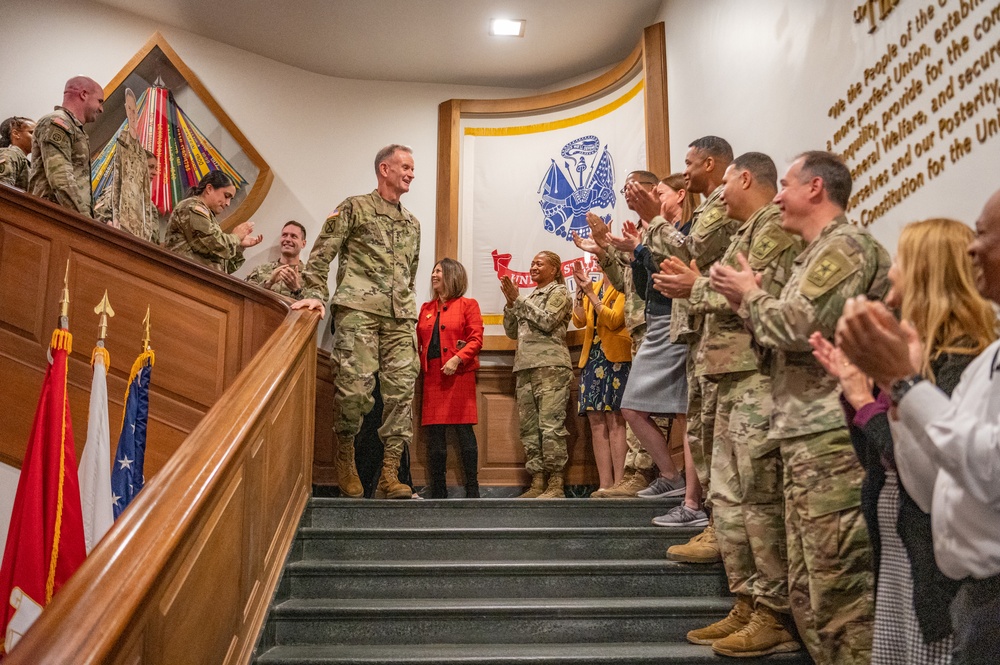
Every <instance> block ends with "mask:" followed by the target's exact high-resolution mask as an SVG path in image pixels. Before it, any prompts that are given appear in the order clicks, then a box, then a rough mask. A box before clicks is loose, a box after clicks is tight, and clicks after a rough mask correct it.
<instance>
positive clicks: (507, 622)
mask: <svg viewBox="0 0 1000 665" xmlns="http://www.w3.org/2000/svg"><path fill="white" fill-rule="evenodd" d="M732 606H733V601H732V600H731V599H729V598H718V597H716V598H627V599H622V598H544V599H540V598H527V599H517V598H514V599H506V598H500V599H486V600H483V599H361V600H354V599H347V600H330V599H300V598H293V599H291V600H286V601H284V602H282V603H280V604H278V605H276V606H275V607H274V608H273V610H272V613H271V619H272V621H273V626H274V644H275V645H288V644H358V645H360V644H383V645H385V644H409V643H411V642H413V641H416V640H419V641H420V642H424V643H442V644H456V643H462V644H466V643H487V644H489V643H496V642H498V641H500V642H506V643H511V644H531V643H549V644H552V643H566V642H609V641H614V640H618V641H623V642H666V641H682V640H684V636H685V635H686V634H687V632H688V631H690V630H693V629H695V628H700V627H703V626H705V625H707V624H709V623H711V622H713V621H716V620H718V619H720V618H722V617H724V616H725V615H726V614H727V613H728V612H729V610H730V609H732Z"/></svg>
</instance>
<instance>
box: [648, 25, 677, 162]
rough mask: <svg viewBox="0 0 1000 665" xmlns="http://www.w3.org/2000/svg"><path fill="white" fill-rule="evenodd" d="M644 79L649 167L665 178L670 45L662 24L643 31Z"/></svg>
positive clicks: (667, 139) (667, 159)
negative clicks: (668, 45) (668, 56)
mask: <svg viewBox="0 0 1000 665" xmlns="http://www.w3.org/2000/svg"><path fill="white" fill-rule="evenodd" d="M642 76H643V82H644V86H643V98H644V100H645V111H646V168H647V170H649V171H652V172H653V173H655V174H657V175H659V176H660V177H661V178H663V177H666V176H667V175H668V174H669V173H670V125H669V124H668V122H667V109H668V108H669V107H668V106H667V42H666V27H665V26H664V24H663V23H657V24H655V25H651V26H649V27H647V28H646V29H645V30H643V31H642Z"/></svg>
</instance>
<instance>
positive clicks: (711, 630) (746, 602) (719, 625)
mask: <svg viewBox="0 0 1000 665" xmlns="http://www.w3.org/2000/svg"><path fill="white" fill-rule="evenodd" d="M752 615H753V599H752V598H751V597H750V596H736V604H735V605H733V609H732V610H730V612H729V615H728V616H727V617H726V618H725V619H722V620H720V621H716V622H715V623H713V624H711V625H708V626H705V627H704V628H696V629H695V630H692V631H690V632H688V634H687V641H688V642H690V643H691V644H714V643H715V642H717V641H718V640H721V639H722V638H724V637H729V636H730V635H732V634H733V633H735V632H737V631H739V630H741V629H742V628H744V627H745V626H746V625H747V624H748V623H750V617H751V616H752Z"/></svg>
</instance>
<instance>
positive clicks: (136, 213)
mask: <svg viewBox="0 0 1000 665" xmlns="http://www.w3.org/2000/svg"><path fill="white" fill-rule="evenodd" d="M150 189H151V185H150V182H149V170H148V167H147V166H146V151H145V149H143V147H142V145H141V144H140V143H139V140H138V139H137V138H135V137H133V136H132V135H131V134H130V133H129V132H128V130H125V131H123V132H121V133H120V134H119V136H118V138H117V145H116V146H115V156H114V165H113V166H112V176H111V181H110V182H109V183H108V184H107V185H106V186H105V188H104V190H103V191H102V192H101V195H100V196H99V197H98V198H97V201H96V202H95V203H94V218H95V219H97V220H98V221H101V222H104V223H106V224H111V225H112V226H114V227H115V228H116V229H121V230H122V231H128V232H129V233H131V234H132V235H134V236H137V237H139V238H142V239H143V240H148V241H150V242H152V243H155V244H159V242H160V213H159V211H158V210H157V209H156V206H155V205H154V204H153V200H152V192H151V191H150Z"/></svg>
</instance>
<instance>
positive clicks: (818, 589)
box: [711, 151, 889, 665]
mask: <svg viewBox="0 0 1000 665" xmlns="http://www.w3.org/2000/svg"><path fill="white" fill-rule="evenodd" d="M781 185H782V189H781V191H780V192H779V193H778V195H777V196H776V197H775V203H777V204H778V206H779V207H780V208H781V217H782V226H783V228H784V229H785V230H786V231H790V232H792V233H795V234H797V235H801V236H802V238H803V240H804V241H805V242H806V243H807V245H806V248H805V250H804V251H803V252H802V254H801V255H800V256H799V257H798V258H797V259H796V260H795V264H794V267H793V269H792V274H791V276H790V277H789V279H788V283H787V284H786V285H785V287H784V288H783V289H782V291H781V295H780V296H774V295H771V294H770V293H768V291H767V290H765V289H764V288H761V287H760V286H758V285H757V281H756V277H755V275H754V272H753V270H752V267H751V265H750V264H749V263H748V262H747V260H746V259H745V258H743V257H740V259H739V261H740V266H741V269H740V270H737V269H735V268H732V267H731V266H722V265H719V266H716V267H714V268H713V269H712V274H711V284H712V288H713V289H715V290H716V291H718V292H720V293H722V294H723V295H725V296H726V298H727V299H728V300H730V301H732V302H733V303H734V304H736V303H738V306H739V314H740V316H741V317H743V318H744V319H748V320H749V323H750V326H751V330H752V332H753V336H754V340H755V342H756V343H757V344H759V345H760V346H762V347H764V348H766V349H771V350H773V351H774V354H773V360H772V362H771V372H770V374H771V377H772V385H771V388H772V397H773V405H774V407H773V413H772V418H771V429H770V432H769V433H768V437H769V438H770V439H772V440H774V441H775V442H776V443H777V445H778V446H780V450H781V458H782V462H783V464H784V494H785V530H786V533H787V538H788V583H789V601H790V604H791V609H792V616H793V617H794V618H795V623H796V625H797V626H798V629H799V634H800V636H801V638H802V640H803V642H804V643H805V645H806V647H807V648H808V649H809V652H810V654H811V655H812V657H813V659H814V660H815V661H816V663H817V664H818V665H828V664H829V665H832V664H836V665H844V664H847V665H852V664H855V663H868V662H869V660H870V658H871V641H872V621H873V606H874V599H873V593H872V586H873V583H874V574H873V572H872V558H871V547H870V545H869V542H868V531H867V529H866V527H865V523H864V519H863V517H862V515H861V509H860V504H861V479H862V476H863V475H864V472H863V470H862V468H861V465H860V464H859V463H858V460H857V458H856V457H855V454H854V451H853V449H852V447H851V439H850V436H849V434H848V430H847V428H846V427H845V425H844V414H843V411H842V410H841V407H840V401H839V395H840V387H839V385H838V382H837V379H835V378H832V377H830V376H829V375H828V374H827V373H826V371H825V370H824V369H823V368H822V367H821V366H820V364H819V362H817V361H816V360H815V359H814V358H813V356H812V353H811V347H810V345H809V336H810V335H812V334H813V333H814V332H817V331H818V332H820V333H821V334H822V335H823V336H824V337H827V338H831V337H832V336H833V333H834V329H835V326H836V323H837V319H838V317H839V316H840V314H841V311H842V310H843V308H844V303H845V302H846V300H847V299H848V298H851V297H853V296H856V295H860V294H864V295H867V296H868V297H870V298H872V299H880V298H881V297H882V296H883V295H884V294H885V292H886V291H887V290H888V280H887V275H888V269H889V256H888V254H887V252H886V251H885V249H884V248H883V247H882V246H881V245H879V243H878V242H877V241H876V240H875V239H874V238H872V236H871V235H869V234H868V233H867V232H865V231H864V230H862V229H860V228H858V227H857V226H854V225H852V224H850V223H848V221H847V218H846V217H845V216H844V210H845V209H846V207H847V202H848V199H849V197H850V193H851V176H850V171H849V170H848V169H847V167H846V166H845V165H844V163H843V162H842V161H841V160H840V159H839V158H838V157H835V156H834V155H831V154H829V153H826V152H819V151H815V152H807V153H804V154H803V155H800V156H799V157H798V158H797V159H796V160H795V161H794V162H793V163H792V165H791V167H790V168H789V169H788V172H787V173H786V174H785V177H784V178H782V180H781Z"/></svg>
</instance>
